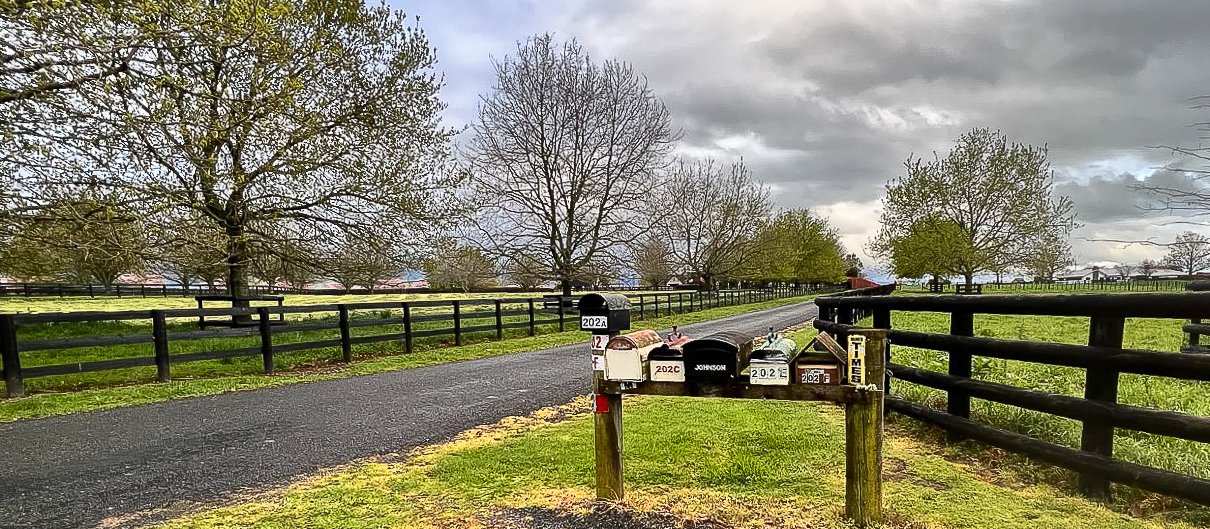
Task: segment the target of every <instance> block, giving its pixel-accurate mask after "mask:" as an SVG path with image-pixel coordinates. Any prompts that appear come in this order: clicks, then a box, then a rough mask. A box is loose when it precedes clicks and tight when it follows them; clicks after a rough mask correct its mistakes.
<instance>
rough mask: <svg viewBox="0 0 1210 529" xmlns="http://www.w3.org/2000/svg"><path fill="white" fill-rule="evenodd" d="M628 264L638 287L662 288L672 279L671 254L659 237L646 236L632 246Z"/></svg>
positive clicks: (666, 244) (665, 243)
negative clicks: (631, 268) (634, 275)
mask: <svg viewBox="0 0 1210 529" xmlns="http://www.w3.org/2000/svg"><path fill="white" fill-rule="evenodd" d="M630 262H631V264H632V266H633V267H634V271H635V273H636V274H638V276H639V285H640V286H647V287H662V286H666V285H667V284H668V280H669V279H671V278H672V252H671V250H669V248H668V243H667V242H665V241H663V240H661V239H660V238H659V237H654V236H648V237H646V238H644V239H642V240H641V241H639V242H637V243H634V244H632V245H631V246H630Z"/></svg>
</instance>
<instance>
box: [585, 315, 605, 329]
mask: <svg viewBox="0 0 1210 529" xmlns="http://www.w3.org/2000/svg"><path fill="white" fill-rule="evenodd" d="M580 328H581V329H583V330H593V329H608V328H609V318H608V317H606V316H580Z"/></svg>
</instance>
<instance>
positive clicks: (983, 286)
mask: <svg viewBox="0 0 1210 529" xmlns="http://www.w3.org/2000/svg"><path fill="white" fill-rule="evenodd" d="M1186 283H1188V281H1186V280H1183V279H1131V280H1128V281H1072V282H1050V283H1047V282H1036V283H1035V282H1022V283H1012V282H1009V283H976V284H975V285H973V287H974V288H975V289H976V290H977V291H978V292H979V293H1012V292H1088V291H1103V292H1179V291H1181V290H1184V289H1185V284H1186ZM930 287H933V288H940V292H941V293H945V292H952V293H963V291H964V289H966V288H967V287H966V285H965V284H963V283H945V284H942V285H938V286H933V285H930V284H929V283H919V284H903V285H901V290H904V291H909V292H934V291H933V290H930Z"/></svg>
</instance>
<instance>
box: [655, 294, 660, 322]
mask: <svg viewBox="0 0 1210 529" xmlns="http://www.w3.org/2000/svg"><path fill="white" fill-rule="evenodd" d="M655 317H656V318H659V317H660V295H659V294H656V295H655Z"/></svg>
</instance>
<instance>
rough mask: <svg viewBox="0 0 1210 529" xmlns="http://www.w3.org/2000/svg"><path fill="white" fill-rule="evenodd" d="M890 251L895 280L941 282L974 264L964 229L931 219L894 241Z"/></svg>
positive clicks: (920, 222) (910, 227) (916, 224)
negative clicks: (966, 265)
mask: <svg viewBox="0 0 1210 529" xmlns="http://www.w3.org/2000/svg"><path fill="white" fill-rule="evenodd" d="M887 251H888V256H889V258H890V264H891V272H892V273H894V274H895V275H896V276H899V277H910V278H921V277H924V276H926V275H927V276H933V277H934V278H942V277H947V276H949V275H951V274H952V273H953V272H952V271H953V270H955V269H957V268H958V267H959V266H960V265H961V263H963V262H966V261H969V260H971V257H969V256H970V255H971V254H972V253H973V252H974V249H972V248H971V246H970V244H969V240H968V239H967V237H966V231H965V230H963V229H962V226H961V225H959V224H958V223H956V222H953V221H948V220H944V219H939V218H936V217H929V218H925V219H921V220H918V221H916V222H915V223H913V224H912V225H911V226H909V227H908V229H907V230H906V232H905V233H904V234H902V235H900V236H898V237H896V238H894V239H893V240H892V241H891V243H890V248H889V249H888V250H887Z"/></svg>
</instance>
